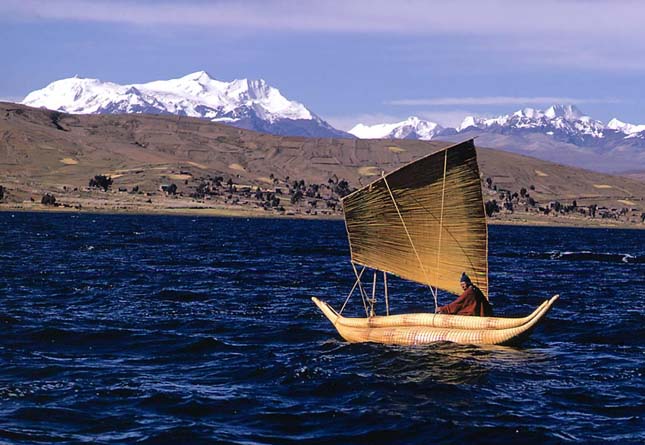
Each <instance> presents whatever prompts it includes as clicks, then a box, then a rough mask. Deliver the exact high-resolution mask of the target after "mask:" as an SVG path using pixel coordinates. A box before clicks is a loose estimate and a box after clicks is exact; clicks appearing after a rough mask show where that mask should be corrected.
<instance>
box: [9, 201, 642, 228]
mask: <svg viewBox="0 0 645 445" xmlns="http://www.w3.org/2000/svg"><path fill="white" fill-rule="evenodd" d="M0 212H2V213H11V212H16V213H74V214H88V215H141V216H146V215H159V216H187V217H188V216H200V217H215V218H218V217H220V218H246V219H249V218H254V219H293V220H317V221H343V216H342V215H309V214H291V215H281V214H277V213H267V212H264V211H262V212H261V211H257V210H244V209H239V210H238V209H229V208H201V209H196V208H193V209H188V208H157V209H144V208H139V209H136V210H133V209H101V208H84V209H77V208H70V207H50V206H45V205H41V204H35V205H33V206H29V207H26V206H15V207H14V206H9V205H7V204H0ZM523 216H533V217H532V218H531V217H529V218H526V217H523ZM487 224H488V225H492V226H525V227H571V228H579V229H631V230H645V224H637V223H636V224H629V223H620V222H615V221H612V222H610V221H607V222H604V221H603V220H602V219H578V218H567V217H562V216H560V217H548V216H547V217H541V216H534V215H522V216H519V217H510V218H503V219H502V218H499V217H495V218H487Z"/></svg>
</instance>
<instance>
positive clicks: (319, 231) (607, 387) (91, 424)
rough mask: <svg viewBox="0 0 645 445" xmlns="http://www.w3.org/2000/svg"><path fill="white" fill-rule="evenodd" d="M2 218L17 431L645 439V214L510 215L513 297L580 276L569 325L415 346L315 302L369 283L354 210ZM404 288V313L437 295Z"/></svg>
mask: <svg viewBox="0 0 645 445" xmlns="http://www.w3.org/2000/svg"><path fill="white" fill-rule="evenodd" d="M0 227H1V228H2V230H1V232H0V233H1V235H0V442H2V443H21V444H33V443H50V442H56V443H101V444H103V443H105V444H107V443H144V444H147V443H168V444H178V443H190V444H197V443H239V444H254V443H260V444H294V443H298V444H318V443H325V444H376V443H384V444H427V443H455V444H461V443H509V442H510V441H515V443H518V444H519V443H521V444H523V443H539V444H542V443H610V442H615V443H620V444H624V443H629V444H631V443H643V441H644V440H645V419H644V415H645V379H644V378H643V373H644V372H645V327H644V326H645V313H644V306H645V231H636V230H633V231H623V230H597V229H595V230H581V229H562V228H558V229H549V228H522V227H501V226H497V227H491V228H490V271H491V273H490V276H491V278H490V282H491V286H490V287H491V300H492V301H493V302H494V304H495V310H496V312H497V314H499V315H502V314H506V315H520V314H526V313H528V312H529V311H531V310H532V309H533V308H534V307H535V306H537V305H538V304H539V303H540V302H541V301H542V300H543V299H546V298H548V297H550V296H551V295H553V294H555V293H560V294H561V299H560V300H559V301H558V303H557V304H556V306H555V308H554V309H553V311H552V312H551V313H550V314H549V316H548V318H547V320H546V321H545V322H544V323H543V324H541V326H540V327H539V328H538V329H537V330H536V331H535V332H534V333H533V335H532V337H531V338H530V339H529V340H528V341H527V342H525V343H524V344H523V345H522V346H521V347H517V348H506V347H475V346H468V345H456V344H449V343H441V344H434V345H429V346H424V347H413V348H401V347H388V346H382V345H369V344H362V345H361V344H347V343H345V342H344V341H342V340H341V339H340V338H339V337H338V335H337V333H336V331H335V330H334V329H333V327H332V326H331V324H330V323H329V322H328V321H327V320H326V319H324V318H323V316H322V314H321V313H319V312H318V310H317V308H316V307H315V306H314V305H313V303H312V302H311V301H310V296H312V295H315V296H319V297H322V298H324V299H326V300H328V301H330V302H332V303H333V304H334V305H335V306H336V307H339V306H340V304H341V303H342V301H343V299H344V296H345V295H346V294H347V292H348V290H349V289H350V287H351V285H352V284H353V280H352V272H351V269H350V268H349V264H348V247H347V244H346V239H345V230H344V226H343V223H342V222H338V221H332V222H329V221H328V222H324V221H291V220H265V219H262V220H245V219H225V218H191V217H152V216H98V215H56V214H29V213H16V214H10V213H0ZM390 288H391V294H392V297H391V299H392V308H393V311H394V312H404V311H410V310H425V311H432V310H433V304H432V303H431V301H432V300H431V297H430V294H429V292H428V291H427V290H424V289H422V288H419V287H417V286H416V285H414V284H410V283H405V282H402V281H395V280H392V281H391V283H390ZM446 302H448V297H447V296H444V298H443V301H442V303H446ZM355 303H356V304H355V305H354V307H360V303H358V302H355ZM361 309H362V308H361ZM358 313H360V312H359V311H356V314H358Z"/></svg>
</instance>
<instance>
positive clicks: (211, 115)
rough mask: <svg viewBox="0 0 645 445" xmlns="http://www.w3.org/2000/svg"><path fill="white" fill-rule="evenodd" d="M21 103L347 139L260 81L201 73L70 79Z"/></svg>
mask: <svg viewBox="0 0 645 445" xmlns="http://www.w3.org/2000/svg"><path fill="white" fill-rule="evenodd" d="M22 103H23V104H24V105H29V106H33V107H45V108H48V109H50V110H58V111H62V112H65V113H71V114H121V113H139V114H176V115H180V116H189V117H199V118H203V119H208V120H210V121H213V122H220V123H224V124H230V125H233V126H235V127H239V128H244V129H248V130H255V131H260V132H265V133H272V134H277V135H290V136H308V137H350V138H351V137H353V136H352V135H350V134H348V133H345V132H343V131H340V130H336V129H335V128H333V127H332V126H331V125H329V124H328V123H327V122H325V121H324V120H322V119H321V118H320V117H319V116H317V115H316V114H314V113H313V112H312V111H310V110H309V109H308V108H307V107H305V106H304V105H303V104H301V103H299V102H296V101H291V100H288V99H287V98H285V97H284V96H283V95H282V94H281V93H280V91H279V90H278V89H277V88H274V87H272V86H270V85H268V84H267V83H266V82H265V81H264V80H262V79H259V80H250V79H236V80H233V81H231V82H222V81H219V80H216V79H213V78H212V77H211V76H210V75H209V74H208V73H207V72H206V71H198V72H195V73H191V74H188V75H186V76H183V77H180V78H178V79H170V80H157V81H154V82H148V83H143V84H132V85H120V84H117V83H113V82H105V81H101V80H98V79H88V78H81V77H78V76H75V77H71V78H68V79H61V80H57V81H55V82H52V83H50V84H49V85H47V86H46V87H45V88H43V89H40V90H36V91H33V92H31V93H29V94H28V95H27V96H26V97H25V99H24V100H23V102H22Z"/></svg>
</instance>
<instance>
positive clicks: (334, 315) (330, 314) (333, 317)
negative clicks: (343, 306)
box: [311, 297, 341, 326]
mask: <svg viewBox="0 0 645 445" xmlns="http://www.w3.org/2000/svg"><path fill="white" fill-rule="evenodd" d="M311 301H313V302H314V303H315V304H316V306H318V309H320V310H321V311H322V313H323V314H325V317H327V318H328V319H329V321H331V324H333V325H334V326H336V321H338V318H339V317H341V316H340V315H339V314H338V312H336V311H335V310H334V309H333V308H332V307H331V306H330V305H328V304H327V303H325V302H324V301H321V300H319V299H318V298H316V297H311Z"/></svg>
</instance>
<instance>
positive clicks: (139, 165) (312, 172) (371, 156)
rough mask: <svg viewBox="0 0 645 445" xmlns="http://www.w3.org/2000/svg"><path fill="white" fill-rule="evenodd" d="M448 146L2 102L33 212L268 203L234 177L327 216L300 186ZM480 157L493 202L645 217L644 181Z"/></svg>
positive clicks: (15, 187)
mask: <svg viewBox="0 0 645 445" xmlns="http://www.w3.org/2000/svg"><path fill="white" fill-rule="evenodd" d="M445 146H446V143H445V142H434V141H433V142H424V141H417V140H396V141H392V140H356V139H321V138H318V139H308V138H303V137H281V136H274V135H268V134H262V133H256V132H253V131H248V130H242V129H238V128H234V127H230V126H227V125H221V124H217V123H212V122H207V121H204V120H202V119H197V118H187V117H179V116H167V115H162V116H159V115H68V114H63V113H59V112H53V111H49V110H45V109H34V108H30V107H26V106H23V105H16V104H10V103H0V178H2V179H0V185H3V186H4V187H5V188H6V189H7V193H6V196H5V202H9V203H13V204H12V205H14V206H15V205H23V206H24V205H25V204H24V201H28V200H29V198H30V197H32V198H34V199H35V200H36V201H39V200H40V196H41V195H42V193H44V192H47V191H49V192H51V193H54V194H55V195H56V196H57V198H58V199H59V202H65V203H70V204H74V203H83V207H84V208H88V206H89V207H90V208H91V207H92V206H94V207H96V208H106V209H110V208H111V209H113V210H118V209H120V208H123V209H130V210H137V209H143V208H145V207H146V206H156V207H165V208H188V207H208V206H211V207H212V206H217V205H225V206H229V207H230V206H238V207H240V208H246V207H249V208H256V209H257V208H259V207H263V206H259V205H258V203H257V199H255V197H254V196H248V194H247V195H244V196H229V195H233V193H228V189H227V187H226V185H223V186H217V187H215V186H214V184H215V183H217V182H222V183H224V184H226V183H227V182H229V179H230V182H231V183H232V184H233V185H234V186H235V191H238V192H239V190H242V189H244V190H248V189H250V190H251V193H253V192H254V191H256V190H257V187H260V189H261V190H260V192H261V193H262V192H264V193H267V194H268V193H270V192H271V191H273V192H274V193H275V188H276V187H277V188H279V189H281V191H282V193H283V195H282V196H281V202H282V204H281V205H282V206H284V207H286V208H285V210H286V212H289V211H290V210H291V211H295V212H296V213H298V212H299V211H300V210H301V211H302V212H305V211H309V212H310V213H311V212H312V211H314V212H317V213H337V211H338V208H336V210H334V209H333V207H330V208H331V210H329V211H327V210H326V209H325V211H322V210H320V209H321V207H320V204H318V207H317V210H313V209H316V207H313V206H315V204H313V205H311V203H310V202H307V199H306V192H307V191H308V190H307V187H306V186H305V187H304V188H302V192H303V194H305V197H304V199H303V202H302V203H298V202H296V205H294V206H291V204H290V196H292V195H293V193H294V190H293V187H292V183H293V181H294V180H298V181H300V180H304V182H305V183H306V184H307V185H309V184H314V185H316V184H317V185H319V188H320V190H318V189H316V191H315V193H314V195H321V197H322V199H323V200H325V199H327V200H331V201H334V200H336V199H337V196H335V195H334V191H333V190H327V191H325V190H324V189H325V187H327V185H328V184H330V186H329V187H327V188H329V189H333V188H334V186H333V185H334V184H338V183H339V182H342V181H341V180H343V179H346V180H347V181H348V182H349V186H350V187H360V186H361V185H365V184H367V183H369V182H371V181H372V180H374V179H376V178H377V177H378V176H377V175H379V174H380V171H381V170H384V171H390V170H392V169H394V168H396V167H398V166H400V165H402V164H403V163H407V162H410V161H412V160H414V159H417V158H419V157H421V156H424V155H426V154H428V153H430V152H433V151H435V150H438V149H440V148H442V147H445ZM478 153H479V163H480V167H481V170H482V175H483V179H485V178H487V177H490V178H491V181H492V186H493V188H497V189H498V190H497V191H495V190H493V189H492V188H491V189H488V188H487V187H485V192H486V194H487V198H488V199H494V198H497V199H499V193H500V191H502V190H508V191H512V192H513V191H519V190H520V189H521V188H526V189H527V190H531V191H530V193H531V195H532V197H533V198H534V199H535V200H537V201H538V202H539V203H540V205H546V204H547V203H548V202H549V201H552V200H559V201H562V202H563V203H567V204H568V203H569V202H571V201H573V200H576V201H577V204H578V205H579V206H581V205H590V204H597V205H599V206H607V207H609V208H613V207H615V208H618V207H625V206H626V207H629V208H633V209H635V210H634V211H633V212H632V213H633V214H634V215H636V214H637V213H638V212H639V211H641V210H642V209H643V202H644V199H645V184H644V183H643V182H640V181H638V180H633V179H629V178H623V177H618V176H610V175H605V174H601V173H596V172H591V171H587V170H581V169H576V168H571V167H566V166H563V165H559V164H554V163H551V162H547V161H542V160H538V159H535V158H530V157H527V156H522V155H518V154H515V153H509V152H504V151H499V150H492V149H486V148H480V149H478ZM99 174H106V175H110V176H111V177H112V178H113V180H114V184H113V186H112V190H115V191H116V190H118V189H119V188H122V189H127V190H128V192H131V191H132V188H133V187H138V190H139V191H140V192H143V194H132V193H121V194H119V193H116V192H112V193H104V192H98V191H95V190H91V191H90V190H88V189H87V185H88V181H89V179H90V178H92V177H93V176H95V175H99ZM218 177H221V179H220V180H219V181H218V180H217V179H218ZM287 178H289V179H288V181H287V180H286V179H287ZM330 179H331V182H330ZM170 183H174V184H176V185H177V187H178V194H181V195H183V196H173V197H167V196H165V194H161V193H159V187H160V185H162V184H170ZM204 184H206V186H208V187H210V188H209V190H211V191H213V194H212V196H210V195H209V193H206V195H207V196H203V193H198V195H199V196H198V199H196V200H195V199H191V198H189V195H191V194H193V195H194V194H195V193H196V191H198V190H201V191H203V190H204ZM200 186H201V187H202V189H199V187H200ZM531 186H533V189H531ZM218 187H219V188H218ZM229 188H231V186H230V185H229ZM74 189H76V190H74ZM146 193H147V194H148V195H146ZM311 198H312V200H313V201H316V199H318V198H317V197H316V196H312V197H311ZM236 199H237V202H235V200H236ZM245 199H246V201H245ZM262 199H267V198H266V197H262ZM91 200H93V201H91ZM148 200H150V201H152V202H148ZM98 201H100V202H99V203H97V202H98ZM209 201H210V202H209ZM92 202H93V204H92ZM21 203H22V204H21ZM99 204H100V205H99ZM301 204H302V205H304V206H305V207H307V206H308V207H307V208H306V210H305V208H302V209H299V206H300V205H301ZM5 205H6V204H5ZM264 208H266V205H264Z"/></svg>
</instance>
